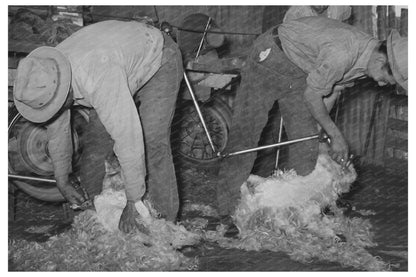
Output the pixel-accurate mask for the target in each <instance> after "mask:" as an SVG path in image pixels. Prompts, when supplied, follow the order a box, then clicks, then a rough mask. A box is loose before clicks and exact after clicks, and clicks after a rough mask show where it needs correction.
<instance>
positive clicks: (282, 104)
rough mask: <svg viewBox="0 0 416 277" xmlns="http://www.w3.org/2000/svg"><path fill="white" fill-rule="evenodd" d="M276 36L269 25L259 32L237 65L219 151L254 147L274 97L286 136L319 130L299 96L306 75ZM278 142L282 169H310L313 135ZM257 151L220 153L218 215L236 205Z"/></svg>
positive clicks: (315, 150) (313, 158)
mask: <svg viewBox="0 0 416 277" xmlns="http://www.w3.org/2000/svg"><path fill="white" fill-rule="evenodd" d="M277 36H278V35H277V32H276V31H275V29H274V28H272V29H270V30H269V31H267V32H265V33H264V34H262V35H261V36H259V37H258V38H257V39H256V41H255V42H254V44H253V46H252V49H251V51H250V54H249V57H248V59H247V61H246V64H245V66H244V67H243V68H242V72H241V84H240V87H239V89H238V90H237V94H236V98H235V102H234V105H233V117H232V124H231V125H232V126H231V128H230V130H229V134H230V137H229V141H228V144H227V146H226V149H225V151H224V152H227V153H230V152H235V151H238V150H244V149H249V148H253V147H257V146H258V141H259V139H260V135H261V132H262V130H263V128H264V127H265V125H266V123H267V120H268V113H269V111H270V109H271V108H272V106H273V104H274V103H275V102H276V101H278V105H279V109H280V113H281V115H282V117H283V123H284V124H283V126H284V128H285V131H286V134H287V136H288V138H289V140H290V139H296V138H300V137H305V136H309V135H313V134H316V133H317V131H318V130H317V122H316V121H315V119H314V118H313V117H312V115H311V113H310V112H309V110H308V108H307V105H306V103H305V100H304V97H303V92H304V91H305V88H306V74H305V73H304V72H303V71H302V70H301V69H300V68H299V67H298V66H296V65H295V64H293V63H292V62H291V61H290V60H289V59H288V58H287V57H286V55H285V54H284V52H283V51H282V50H281V49H280V48H279V46H278V44H277V42H280V41H279V40H278V39H277ZM276 41H277V42H276ZM283 147H289V149H288V161H287V162H286V165H287V168H286V169H292V168H293V169H295V170H296V172H297V173H298V174H299V175H307V174H309V173H310V172H311V171H312V170H313V169H314V167H315V164H316V160H317V155H318V142H317V141H316V140H315V141H306V142H301V143H297V144H293V145H290V146H283ZM256 155H257V153H256V152H252V153H249V154H243V155H237V156H232V157H229V158H225V159H224V160H223V161H222V162H221V165H220V169H219V176H218V177H219V182H218V183H217V202H218V210H219V213H220V214H221V215H229V214H232V213H233V211H234V210H235V208H236V206H237V204H238V201H239V197H240V187H241V185H242V184H243V183H244V182H245V181H246V180H247V178H248V176H249V175H250V172H251V170H252V168H253V164H254V161H255V159H256Z"/></svg>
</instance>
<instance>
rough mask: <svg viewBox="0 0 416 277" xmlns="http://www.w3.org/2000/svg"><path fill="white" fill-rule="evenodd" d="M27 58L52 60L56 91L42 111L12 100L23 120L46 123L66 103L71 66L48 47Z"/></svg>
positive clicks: (38, 49)
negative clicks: (56, 73) (56, 76)
mask: <svg viewBox="0 0 416 277" xmlns="http://www.w3.org/2000/svg"><path fill="white" fill-rule="evenodd" d="M27 57H34V58H43V59H45V58H49V59H53V60H55V62H56V63H57V65H58V86H57V91H56V93H55V96H54V98H53V99H52V100H51V102H50V103H48V105H46V106H45V107H43V108H42V109H33V108H32V107H30V106H28V105H26V104H25V103H23V102H21V101H17V100H16V99H14V103H15V105H16V108H17V110H18V111H19V113H20V114H21V115H22V116H23V117H24V118H26V119H27V120H29V121H32V122H35V123H42V122H46V121H48V120H49V119H51V118H52V117H53V116H54V115H55V114H56V113H57V112H58V111H59V110H60V109H61V108H62V106H63V104H64V103H65V101H66V98H67V96H68V93H69V88H70V86H71V65H70V63H69V61H68V59H67V58H66V57H65V56H64V54H62V53H61V52H60V51H59V50H57V49H56V48H54V47H49V46H41V47H39V48H36V49H35V50H33V51H32V52H31V53H30V54H29V55H28V56H27ZM17 78H18V76H17Z"/></svg>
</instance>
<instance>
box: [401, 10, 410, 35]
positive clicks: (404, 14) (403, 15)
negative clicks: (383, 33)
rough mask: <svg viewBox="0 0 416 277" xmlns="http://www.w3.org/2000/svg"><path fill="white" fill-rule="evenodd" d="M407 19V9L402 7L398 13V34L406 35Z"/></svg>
mask: <svg viewBox="0 0 416 277" xmlns="http://www.w3.org/2000/svg"><path fill="white" fill-rule="evenodd" d="M407 20H408V10H407V9H402V11H401V14H400V35H401V36H403V37H407V36H408V29H407Z"/></svg>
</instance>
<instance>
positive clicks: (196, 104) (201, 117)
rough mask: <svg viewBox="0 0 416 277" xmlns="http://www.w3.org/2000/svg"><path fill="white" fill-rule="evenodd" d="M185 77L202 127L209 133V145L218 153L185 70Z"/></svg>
mask: <svg viewBox="0 0 416 277" xmlns="http://www.w3.org/2000/svg"><path fill="white" fill-rule="evenodd" d="M183 77H184V79H185V83H186V85H187V86H188V90H189V94H190V95H191V98H192V101H193V102H194V105H195V109H196V112H197V113H198V116H199V119H200V120H201V123H202V127H203V128H204V131H205V134H206V135H207V138H208V142H209V145H210V146H211V149H212V151H213V152H214V153H216V150H215V146H214V143H213V142H212V139H211V135H210V134H209V131H208V128H207V125H206V124H205V120H204V117H203V116H202V113H201V109H200V108H199V105H198V101H196V98H195V94H194V92H193V90H192V87H191V83H190V82H189V80H188V76H186V73H185V72H184V73H183Z"/></svg>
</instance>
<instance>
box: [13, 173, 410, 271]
mask: <svg viewBox="0 0 416 277" xmlns="http://www.w3.org/2000/svg"><path fill="white" fill-rule="evenodd" d="M358 173H359V175H358V176H359V177H358V180H357V181H356V182H355V183H354V184H353V187H352V190H351V192H350V193H348V194H346V195H343V196H342V199H344V200H347V201H348V203H350V205H351V209H350V210H349V213H350V216H362V215H359V214H358V213H357V212H356V211H358V210H360V209H365V210H371V211H374V212H375V214H372V215H368V216H367V217H368V218H369V219H370V221H371V223H372V225H373V228H374V231H375V241H376V242H377V244H378V246H377V247H374V248H372V249H369V251H370V252H371V253H372V254H373V255H375V256H380V257H381V258H382V259H383V260H384V261H385V262H389V263H390V264H391V265H392V270H393V271H407V270H408V258H407V256H408V194H407V188H408V179H407V173H406V174H405V175H397V174H394V173H391V172H390V173H389V172H386V171H385V170H384V169H383V168H381V167H372V166H371V167H370V166H367V167H363V168H361V169H358ZM178 180H179V183H180V191H181V198H182V202H183V203H188V204H189V203H193V204H203V205H209V206H212V207H215V205H216V204H215V188H214V184H215V176H214V173H213V172H210V171H208V170H197V169H192V168H184V169H182V170H181V171H180V172H178ZM12 199H13V198H12V197H9V200H10V203H9V227H8V228H9V229H8V230H9V232H8V237H9V239H16V240H20V239H25V240H29V241H38V242H43V241H45V240H47V239H48V238H49V237H50V236H53V235H55V234H58V233H60V232H63V231H64V230H67V229H68V228H70V224H71V219H72V217H73V215H74V214H76V213H73V212H71V211H68V209H64V208H63V205H62V204H59V203H46V202H41V201H38V200H36V199H33V198H31V197H29V196H28V195H26V194H25V193H23V192H20V191H17V192H16V193H15V205H14V213H13V201H12ZM190 216H192V215H191V214H186V213H182V218H186V217H190ZM13 217H14V218H13ZM183 251H184V254H185V255H186V256H190V257H194V256H198V257H199V260H200V266H199V270H200V271H352V270H354V269H353V268H344V267H341V266H340V265H339V264H337V263H323V262H319V261H315V262H312V263H310V264H302V263H299V262H295V261H293V260H291V259H290V258H289V256H287V255H286V254H284V253H281V252H270V251H262V252H255V251H243V250H238V249H223V248H220V247H219V246H218V245H216V244H213V243H201V244H200V245H198V246H196V247H194V248H188V249H184V250H183ZM9 270H10V271H13V268H12V266H10V265H9Z"/></svg>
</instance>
